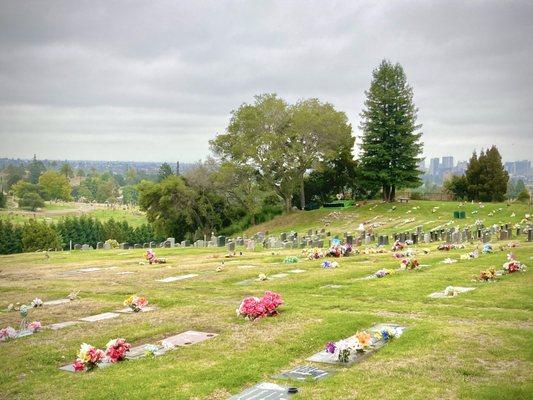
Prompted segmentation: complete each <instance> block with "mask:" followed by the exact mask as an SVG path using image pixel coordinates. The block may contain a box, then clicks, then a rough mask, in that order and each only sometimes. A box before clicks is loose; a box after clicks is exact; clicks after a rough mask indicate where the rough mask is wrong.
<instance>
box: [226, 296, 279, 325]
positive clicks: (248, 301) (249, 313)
mask: <svg viewBox="0 0 533 400" xmlns="http://www.w3.org/2000/svg"><path fill="white" fill-rule="evenodd" d="M282 304H283V300H282V298H281V296H280V295H279V294H277V293H274V292H270V291H266V292H265V294H264V295H263V297H261V298H258V297H247V298H245V299H244V300H243V301H242V302H241V305H240V306H239V308H238V309H237V310H236V311H237V316H239V317H241V316H242V317H245V318H246V319H250V320H254V319H257V318H263V317H268V316H274V315H276V314H277V313H278V312H277V308H278V307H279V306H280V305H282Z"/></svg>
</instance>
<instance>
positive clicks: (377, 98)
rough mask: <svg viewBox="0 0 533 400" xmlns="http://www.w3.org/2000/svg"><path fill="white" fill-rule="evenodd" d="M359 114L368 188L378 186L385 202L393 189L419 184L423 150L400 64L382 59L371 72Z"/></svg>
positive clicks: (364, 173)
mask: <svg viewBox="0 0 533 400" xmlns="http://www.w3.org/2000/svg"><path fill="white" fill-rule="evenodd" d="M365 94H366V97H367V98H366V101H365V108H364V110H363V112H362V113H361V118H362V122H361V126H360V128H361V129H362V131H363V135H362V143H361V157H360V161H361V167H362V168H361V173H362V178H363V179H364V181H365V183H366V185H367V188H368V190H369V191H370V190H372V189H375V188H379V187H381V190H382V197H383V200H385V201H394V198H395V195H396V191H397V190H398V189H401V188H410V187H411V188H414V187H417V186H419V185H420V184H421V180H420V177H419V175H420V171H419V170H418V163H419V161H420V158H419V156H420V154H421V152H422V143H421V142H420V137H421V135H422V133H421V132H419V129H420V127H421V125H417V123H416V119H417V108H416V107H415V105H414V103H413V90H412V88H411V87H410V86H409V85H408V84H407V78H406V76H405V73H404V71H403V68H402V66H401V65H400V64H392V63H391V62H389V61H387V60H383V61H382V62H381V64H380V65H379V67H378V68H377V69H375V70H374V71H373V74H372V82H371V84H370V89H369V90H368V91H366V92H365Z"/></svg>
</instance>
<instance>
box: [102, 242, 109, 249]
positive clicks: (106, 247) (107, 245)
mask: <svg viewBox="0 0 533 400" xmlns="http://www.w3.org/2000/svg"><path fill="white" fill-rule="evenodd" d="M103 248H104V250H111V245H110V244H109V243H107V242H104V246H103Z"/></svg>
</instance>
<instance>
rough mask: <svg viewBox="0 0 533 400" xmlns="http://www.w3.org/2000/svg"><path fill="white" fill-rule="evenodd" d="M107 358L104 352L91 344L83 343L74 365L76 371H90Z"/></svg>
mask: <svg viewBox="0 0 533 400" xmlns="http://www.w3.org/2000/svg"><path fill="white" fill-rule="evenodd" d="M104 358H105V353H104V352H103V350H100V349H97V348H95V347H93V346H91V345H90V344H87V343H82V345H81V347H80V351H79V352H78V356H77V359H76V361H75V362H74V364H73V365H72V366H73V367H74V371H90V370H92V369H93V368H94V367H96V366H97V365H98V364H99V363H101V362H102V361H103V359H104Z"/></svg>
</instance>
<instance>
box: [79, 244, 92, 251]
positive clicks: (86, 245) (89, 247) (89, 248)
mask: <svg viewBox="0 0 533 400" xmlns="http://www.w3.org/2000/svg"><path fill="white" fill-rule="evenodd" d="M81 249H82V250H93V246H90V245H88V244H84V245H83V246H81Z"/></svg>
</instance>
